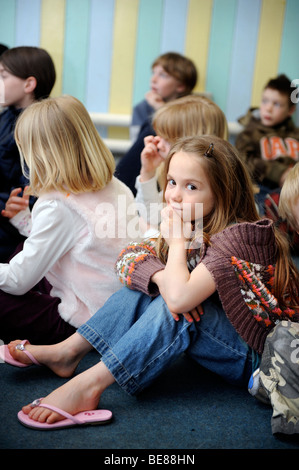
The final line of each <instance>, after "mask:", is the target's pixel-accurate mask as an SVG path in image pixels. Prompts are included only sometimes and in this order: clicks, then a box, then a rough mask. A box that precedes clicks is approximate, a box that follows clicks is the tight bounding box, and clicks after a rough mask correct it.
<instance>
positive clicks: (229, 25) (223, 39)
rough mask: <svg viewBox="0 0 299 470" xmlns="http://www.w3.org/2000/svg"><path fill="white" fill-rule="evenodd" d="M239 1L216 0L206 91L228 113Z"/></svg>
mask: <svg viewBox="0 0 299 470" xmlns="http://www.w3.org/2000/svg"><path fill="white" fill-rule="evenodd" d="M250 3H251V2H250ZM236 10H237V0H225V1H223V0H214V3H213V12H212V23H211V32H210V47H209V58H208V67H207V78H206V90H208V91H209V92H211V93H212V95H213V99H214V101H215V102H216V103H217V104H218V106H219V107H220V108H221V109H222V111H223V112H224V113H225V112H226V103H227V93H228V87H229V82H230V79H231V74H230V68H231V54H232V52H231V51H232V46H233V39H234V25H235V16H236Z"/></svg>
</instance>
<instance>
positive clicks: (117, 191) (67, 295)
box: [0, 96, 134, 344]
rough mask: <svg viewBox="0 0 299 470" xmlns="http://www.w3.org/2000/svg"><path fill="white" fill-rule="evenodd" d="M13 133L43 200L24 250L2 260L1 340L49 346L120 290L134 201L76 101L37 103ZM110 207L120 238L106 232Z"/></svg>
mask: <svg viewBox="0 0 299 470" xmlns="http://www.w3.org/2000/svg"><path fill="white" fill-rule="evenodd" d="M15 138H16V142H17V145H18V147H19V151H20V154H21V159H22V164H23V167H24V162H25V163H26V164H27V165H28V167H29V172H30V189H31V194H34V195H35V196H38V200H37V202H36V203H35V205H34V208H33V211H32V228H31V231H30V234H29V237H28V238H27V240H26V241H25V242H24V245H23V249H22V250H21V251H20V252H18V253H17V254H15V256H13V257H12V258H11V259H10V261H9V262H8V263H2V264H0V304H1V311H0V322H1V339H3V340H4V341H7V340H11V339H12V338H15V337H16V335H18V336H19V335H20V334H21V335H22V336H23V335H25V336H26V338H28V339H29V340H30V341H35V342H37V343H38V344H45V343H46V344H51V343H53V342H57V341H61V340H62V339H64V338H66V337H68V336H69V335H70V334H72V333H74V331H75V330H76V328H78V326H80V325H81V324H82V323H84V322H85V321H86V320H88V318H90V317H91V315H93V314H94V312H95V311H96V310H97V309H98V308H99V306H101V305H103V304H104V302H105V300H106V299H107V298H108V297H109V296H110V295H111V294H112V293H113V292H115V291H116V290H117V289H118V288H119V283H118V280H117V278H116V276H115V272H114V263H115V259H116V257H117V255H118V254H119V252H120V249H121V248H122V247H123V246H124V240H126V239H127V238H121V237H126V236H127V225H128V223H129V221H130V220H131V219H132V218H133V213H132V212H131V214H132V215H130V216H127V213H128V212H130V211H123V208H124V207H125V206H124V204H126V206H127V207H129V205H130V204H134V198H133V195H132V193H131V191H130V190H129V189H128V188H127V187H126V186H125V185H124V184H123V183H121V182H120V181H118V180H117V179H116V178H114V176H113V172H114V168H115V164H114V158H113V155H112V154H111V152H110V151H109V150H108V149H107V148H106V146H105V145H104V144H103V142H102V140H101V138H100V137H99V135H98V132H97V130H96V129H95V127H94V125H93V123H92V121H91V119H90V116H89V114H88V112H87V110H86V109H85V108H84V106H83V105H82V103H80V102H79V101H78V100H77V99H75V98H73V97H71V96H62V97H59V98H55V99H54V98H48V99H45V100H43V101H41V102H37V103H34V104H32V105H31V106H29V107H28V108H26V110H24V112H23V113H22V114H21V116H20V118H19V119H18V122H17V124H16V130H15ZM119 198H122V199H123V200H122V205H120V207H119V202H120V200H119ZM108 206H109V207H108ZM109 208H110V209H111V212H110V213H109V214H110V219H109V226H110V227H111V224H112V225H113V228H114V233H115V235H114V236H113V233H112V235H111V236H108V234H105V233H103V230H104V228H105V223H104V222H102V220H101V214H102V215H103V217H104V218H105V217H106V218H107V215H105V210H106V209H107V210H108V209H109ZM119 209H120V211H119ZM106 222H107V221H106ZM119 233H120V234H121V237H119V238H118V236H117V234H119ZM130 239H131V237H130ZM130 239H128V241H129V240H130Z"/></svg>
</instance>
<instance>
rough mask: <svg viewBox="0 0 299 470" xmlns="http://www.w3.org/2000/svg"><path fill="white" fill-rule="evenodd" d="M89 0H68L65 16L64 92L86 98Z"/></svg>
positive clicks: (82, 98) (81, 98) (80, 98)
mask: <svg viewBox="0 0 299 470" xmlns="http://www.w3.org/2000/svg"><path fill="white" fill-rule="evenodd" d="M89 12H90V2H89V0H68V1H67V3H66V17H65V35H64V36H65V43H64V57H65V58H67V60H65V61H64V68H63V86H62V92H63V93H64V94H69V95H73V96H75V97H76V98H78V99H79V100H81V101H84V99H85V86H86V68H87V55H88V37H89Z"/></svg>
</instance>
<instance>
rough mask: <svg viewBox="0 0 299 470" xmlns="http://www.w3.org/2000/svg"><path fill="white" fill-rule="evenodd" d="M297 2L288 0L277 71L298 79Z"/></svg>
mask: <svg viewBox="0 0 299 470" xmlns="http://www.w3.org/2000/svg"><path fill="white" fill-rule="evenodd" d="M298 24H299V2H298V0H288V1H287V4H286V9H285V18H284V25H283V32H282V39H281V49H280V60H279V73H285V74H286V75H288V77H289V78H290V80H294V79H296V78H298V79H299V52H298V44H299V27H298Z"/></svg>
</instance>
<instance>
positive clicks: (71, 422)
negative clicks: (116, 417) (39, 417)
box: [18, 400, 112, 431]
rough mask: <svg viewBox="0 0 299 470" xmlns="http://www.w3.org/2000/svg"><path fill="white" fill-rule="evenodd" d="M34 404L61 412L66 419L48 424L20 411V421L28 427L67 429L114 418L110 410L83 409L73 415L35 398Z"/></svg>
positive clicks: (102, 422)
mask: <svg viewBox="0 0 299 470" xmlns="http://www.w3.org/2000/svg"><path fill="white" fill-rule="evenodd" d="M33 406H34V407H35V406H41V407H42V408H47V409H49V410H51V411H55V412H56V413H59V414H60V415H62V416H65V419H63V420H61V421H57V422H56V423H53V424H48V423H39V422H37V421H34V420H33V419H31V418H29V416H28V415H26V414H25V413H23V411H19V413H18V420H19V421H20V423H22V424H23V425H24V426H26V427H28V428H32V429H39V430H43V431H46V430H52V429H65V428H71V427H74V426H87V425H99V424H107V423H109V422H110V421H111V420H112V412H111V411H109V410H91V411H82V412H81V413H77V414H76V415H71V414H69V413H67V412H66V411H63V410H61V409H60V408H56V407H55V406H51V405H47V404H45V403H40V400H35V401H34V402H33Z"/></svg>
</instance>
